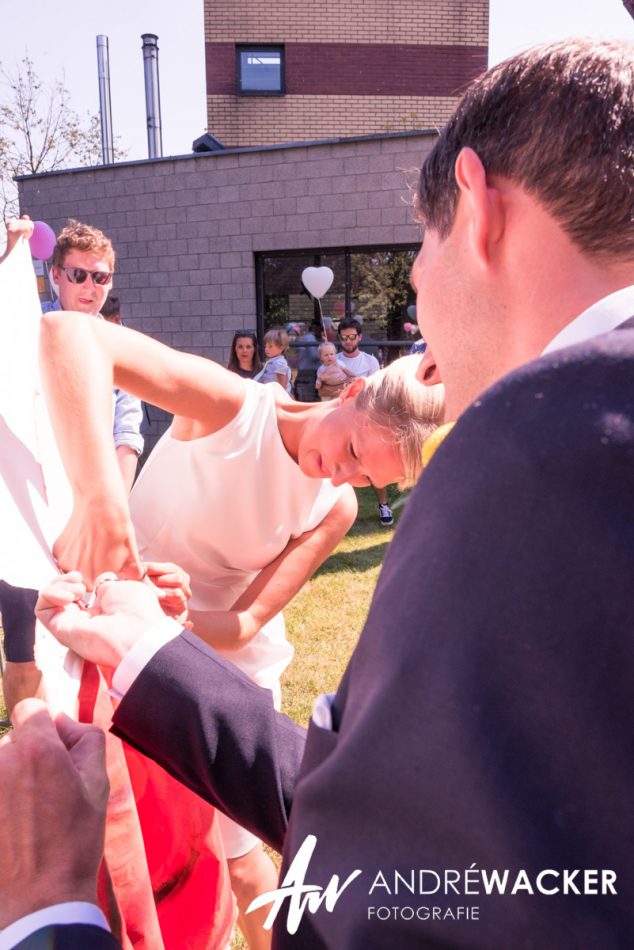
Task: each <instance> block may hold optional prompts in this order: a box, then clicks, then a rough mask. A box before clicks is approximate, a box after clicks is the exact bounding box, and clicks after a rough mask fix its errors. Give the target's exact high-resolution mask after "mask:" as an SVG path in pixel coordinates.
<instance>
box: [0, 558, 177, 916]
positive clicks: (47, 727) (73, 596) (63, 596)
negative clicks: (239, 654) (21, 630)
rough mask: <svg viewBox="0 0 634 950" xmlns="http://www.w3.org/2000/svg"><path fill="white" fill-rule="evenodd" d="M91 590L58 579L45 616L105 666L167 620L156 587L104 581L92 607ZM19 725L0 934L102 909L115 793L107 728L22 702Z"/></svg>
mask: <svg viewBox="0 0 634 950" xmlns="http://www.w3.org/2000/svg"><path fill="white" fill-rule="evenodd" d="M148 567H149V568H151V569H152V571H153V576H154V579H155V580H158V581H159V582H161V583H163V584H164V585H165V586H164V588H163V591H164V592H165V594H166V596H167V598H169V597H170V596H177V597H178V599H179V601H180V602H181V603H182V597H183V596H185V595H187V596H188V595H189V579H188V578H187V576H186V575H185V574H184V572H181V571H180V570H179V569H178V568H175V567H174V565H156V564H153V565H148ZM170 584H171V585H174V586H170ZM176 585H177V586H176ZM175 591H177V594H176V595H175V594H174V592H175ZM85 593H86V585H85V584H84V582H83V580H82V576H81V574H79V573H78V572H76V571H75V572H72V573H70V574H67V575H65V576H62V577H58V578H55V580H53V581H52V582H51V583H50V584H49V585H48V586H47V587H46V588H44V590H42V592H41V593H40V596H39V598H38V602H37V605H36V614H37V616H38V618H39V620H40V621H41V622H42V623H44V625H45V626H46V627H47V628H48V629H49V630H50V631H51V633H53V635H54V636H55V637H56V638H57V639H58V640H59V641H60V642H61V643H63V644H64V645H65V646H68V647H70V648H71V649H73V650H75V651H76V652H77V653H79V654H80V655H81V656H83V657H85V658H86V659H89V660H92V661H93V662H95V663H98V664H99V665H101V666H104V667H109V668H115V667H116V666H118V664H119V663H120V661H121V660H122V659H123V657H124V656H125V654H126V653H127V652H128V651H129V650H130V649H131V648H132V647H133V646H134V644H135V643H136V642H137V641H138V640H139V639H140V637H142V636H143V635H144V634H145V633H147V632H148V630H149V629H151V627H152V626H155V625H156V624H157V623H159V622H161V621H162V620H163V618H164V617H165V613H164V611H163V609H162V607H161V602H160V601H159V598H158V596H157V594H158V593H159V591H158V590H157V589H156V588H154V586H153V585H150V584H148V583H140V582H136V581H109V582H105V583H103V584H100V585H99V586H98V588H97V591H96V596H95V602H94V604H93V606H92V608H91V609H90V610H86V609H85V608H84V607H82V606H81V605H80V601H81V599H82V597H83V596H84V595H85ZM13 725H14V729H13V731H12V732H10V733H9V734H8V735H6V736H4V737H3V738H2V739H0V881H2V895H3V896H2V901H0V930H2V929H3V928H4V927H7V926H8V925H9V924H11V923H13V922H14V921H16V920H18V919H20V918H21V917H24V916H26V915H28V914H31V913H33V912H34V911H36V910H40V909H42V908H44V907H48V906H51V905H52V904H58V903H65V902H67V901H86V902H89V903H97V872H98V869H99V864H100V861H101V858H102V854H103V846H104V833H105V832H104V829H105V816H106V804H107V801H108V793H109V786H108V778H107V774H106V767H105V737H104V734H103V732H102V731H101V729H99V728H98V727H96V726H91V725H84V724H81V723H76V722H74V721H73V720H72V719H69V718H68V716H65V715H63V714H62V715H60V716H58V717H57V719H56V720H53V719H52V718H51V715H50V713H49V711H48V709H47V707H46V706H45V704H44V703H43V702H41V701H40V700H38V699H26V700H23V701H22V702H21V703H18V705H17V706H16V707H15V709H14V711H13Z"/></svg>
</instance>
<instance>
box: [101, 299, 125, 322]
mask: <svg viewBox="0 0 634 950" xmlns="http://www.w3.org/2000/svg"><path fill="white" fill-rule="evenodd" d="M119 313H121V301H120V300H119V298H118V297H117V295H116V294H108V296H107V297H106V302H105V303H104V305H103V307H102V308H101V316H102V317H105V318H106V320H109V319H110V318H111V317H116V316H117V314H119Z"/></svg>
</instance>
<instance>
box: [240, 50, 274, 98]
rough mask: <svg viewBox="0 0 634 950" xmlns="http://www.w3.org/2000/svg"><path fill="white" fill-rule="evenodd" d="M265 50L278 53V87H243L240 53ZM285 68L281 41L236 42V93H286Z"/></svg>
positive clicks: (271, 94) (254, 94)
mask: <svg viewBox="0 0 634 950" xmlns="http://www.w3.org/2000/svg"><path fill="white" fill-rule="evenodd" d="M267 50H269V51H271V52H276V53H279V54H280V88H279V89H243V88H242V59H241V54H242V53H249V52H251V53H263V52H266V51H267ZM285 73H286V70H285V57H284V44H283V43H236V93H237V95H238V96H283V95H285V94H286V75H285Z"/></svg>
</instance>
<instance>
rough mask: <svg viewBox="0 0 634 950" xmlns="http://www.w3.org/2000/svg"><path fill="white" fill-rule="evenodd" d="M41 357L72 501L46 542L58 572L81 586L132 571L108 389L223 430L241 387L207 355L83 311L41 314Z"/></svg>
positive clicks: (134, 557) (135, 565)
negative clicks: (78, 578)
mask: <svg viewBox="0 0 634 950" xmlns="http://www.w3.org/2000/svg"><path fill="white" fill-rule="evenodd" d="M40 361H41V366H42V379H43V382H44V388H45V392H46V398H47V403H48V407H49V412H50V416H51V421H52V423H53V428H54V430H55V435H56V437H57V442H58V445H59V449H60V453H61V456H62V460H63V462H64V466H65V468H66V472H67V474H68V477H69V480H70V483H71V486H72V489H73V498H74V508H73V514H72V516H71V519H70V521H69V523H68V524H67V526H66V528H65V529H64V531H63V533H62V535H61V537H60V538H59V539H58V541H57V542H56V544H55V546H54V549H53V551H54V554H55V556H56V558H57V560H58V564H59V566H60V567H61V568H62V570H74V569H79V570H81V572H82V574H83V576H84V578H85V580H86V581H87V583H88V584H89V585H90V584H91V582H92V581H93V580H94V578H95V577H96V576H97V574H99V573H101V572H102V571H115V572H118V573H122V574H123V575H124V576H128V577H139V576H140V575H141V567H140V560H139V557H138V552H137V550H136V543H135V541H134V532H133V530H132V525H131V522H130V517H129V513H128V507H127V492H126V490H125V487H124V484H123V480H122V478H121V474H120V471H119V466H118V463H117V456H116V453H115V448H114V445H113V442H112V387H113V384H116V385H117V386H119V387H120V388H122V389H125V390H126V392H129V393H132V394H134V395H136V396H139V397H140V398H142V399H146V400H148V401H149V402H153V403H154V404H155V405H158V406H161V407H162V408H164V409H166V410H167V411H168V412H174V413H176V414H179V415H181V416H183V417H186V418H187V419H189V420H192V423H193V424H194V425H197V426H199V428H200V431H199V432H197V434H198V435H203V434H207V433H209V432H213V431H215V430H217V429H219V428H222V426H224V425H225V424H226V423H227V422H229V421H230V420H231V419H232V418H233V416H234V415H235V414H236V413H237V412H238V410H239V408H240V405H241V404H242V401H243V399H244V391H245V384H244V381H243V380H242V379H240V377H239V376H236V375H235V374H233V373H228V372H227V371H226V370H224V369H222V367H220V366H218V365H217V364H215V363H212V362H211V361H210V360H204V359H202V358H200V357H196V356H191V355H189V354H185V353H178V352H177V351H175V350H171V349H170V348H169V347H167V346H163V345H162V344H161V343H158V342H157V341H156V340H153V339H151V338H150V337H147V336H144V335H143V334H141V333H136V332H135V331H134V330H128V329H126V328H124V327H119V326H115V325H112V324H109V323H106V322H105V321H101V320H88V319H86V316H85V314H76V313H55V314H46V315H45V316H43V317H42V322H41V330H40Z"/></svg>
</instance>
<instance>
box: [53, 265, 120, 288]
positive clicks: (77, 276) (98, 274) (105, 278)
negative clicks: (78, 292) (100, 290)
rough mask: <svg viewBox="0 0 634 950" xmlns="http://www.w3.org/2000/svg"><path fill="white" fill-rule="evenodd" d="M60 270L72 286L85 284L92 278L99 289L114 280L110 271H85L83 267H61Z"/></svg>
mask: <svg viewBox="0 0 634 950" xmlns="http://www.w3.org/2000/svg"><path fill="white" fill-rule="evenodd" d="M60 270H63V271H64V273H65V274H66V276H67V277H68V279H69V281H70V282H71V284H83V283H84V282H85V280H86V278H87V277H90V279H91V280H92V282H93V284H96V286H97V287H105V285H106V284H109V283H110V281H111V280H112V273H111V272H110V271H109V270H85V269H84V268H83V267H60Z"/></svg>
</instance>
